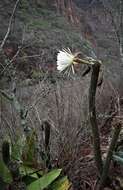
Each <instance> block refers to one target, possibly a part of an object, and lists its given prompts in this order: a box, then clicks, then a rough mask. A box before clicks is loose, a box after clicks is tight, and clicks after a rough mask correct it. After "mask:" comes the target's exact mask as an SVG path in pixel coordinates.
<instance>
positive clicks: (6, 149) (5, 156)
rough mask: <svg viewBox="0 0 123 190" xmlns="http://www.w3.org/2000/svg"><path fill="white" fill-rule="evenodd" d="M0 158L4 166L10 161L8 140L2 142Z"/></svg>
mask: <svg viewBox="0 0 123 190" xmlns="http://www.w3.org/2000/svg"><path fill="white" fill-rule="evenodd" d="M2 158H3V161H4V163H5V164H6V166H8V164H9V162H10V144H9V142H8V141H4V142H3V144H2Z"/></svg>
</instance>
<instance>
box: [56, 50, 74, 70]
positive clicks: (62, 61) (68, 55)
mask: <svg viewBox="0 0 123 190" xmlns="http://www.w3.org/2000/svg"><path fill="white" fill-rule="evenodd" d="M74 58H75V55H73V54H72V52H71V51H70V49H63V50H62V51H59V53H58V55H57V70H58V71H59V72H62V71H64V70H66V69H67V68H70V69H72V71H73V73H74V67H73V64H75V62H74Z"/></svg>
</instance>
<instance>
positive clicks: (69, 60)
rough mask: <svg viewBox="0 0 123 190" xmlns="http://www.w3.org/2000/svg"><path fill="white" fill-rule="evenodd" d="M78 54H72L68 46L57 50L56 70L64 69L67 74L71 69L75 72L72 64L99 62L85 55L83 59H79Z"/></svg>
mask: <svg viewBox="0 0 123 190" xmlns="http://www.w3.org/2000/svg"><path fill="white" fill-rule="evenodd" d="M78 55H79V52H78V53H76V54H72V52H71V50H70V49H69V48H68V49H63V50H62V51H59V52H58V55H57V70H58V71H59V72H62V71H66V72H67V73H68V75H69V74H70V72H71V71H72V72H73V74H74V73H75V71H74V65H76V64H85V65H94V64H95V63H96V62H98V63H100V64H101V61H100V60H95V59H93V58H92V57H85V58H84V59H80V58H79V57H78Z"/></svg>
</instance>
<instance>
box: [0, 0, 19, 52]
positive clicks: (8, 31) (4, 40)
mask: <svg viewBox="0 0 123 190" xmlns="http://www.w3.org/2000/svg"><path fill="white" fill-rule="evenodd" d="M19 2H20V0H17V1H16V3H15V5H14V8H13V11H12V15H11V17H10V20H9V25H8V29H7V32H6V34H5V37H4V39H3V41H2V43H1V45H0V51H1V50H2V49H3V46H4V44H5V42H6V40H7V38H8V36H9V33H10V31H11V25H12V20H13V17H14V14H15V11H16V8H17V5H18V3H19Z"/></svg>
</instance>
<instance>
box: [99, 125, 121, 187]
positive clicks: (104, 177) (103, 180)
mask: <svg viewBox="0 0 123 190" xmlns="http://www.w3.org/2000/svg"><path fill="white" fill-rule="evenodd" d="M120 131H121V123H117V125H116V126H115V130H114V134H113V137H112V140H111V144H110V146H109V149H108V153H107V157H106V160H105V164H104V168H103V173H102V176H101V180H100V189H103V188H104V186H105V183H106V180H107V178H108V173H109V167H110V163H111V159H112V155H113V151H114V149H115V146H116V143H117V140H118V137H119V133H120Z"/></svg>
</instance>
